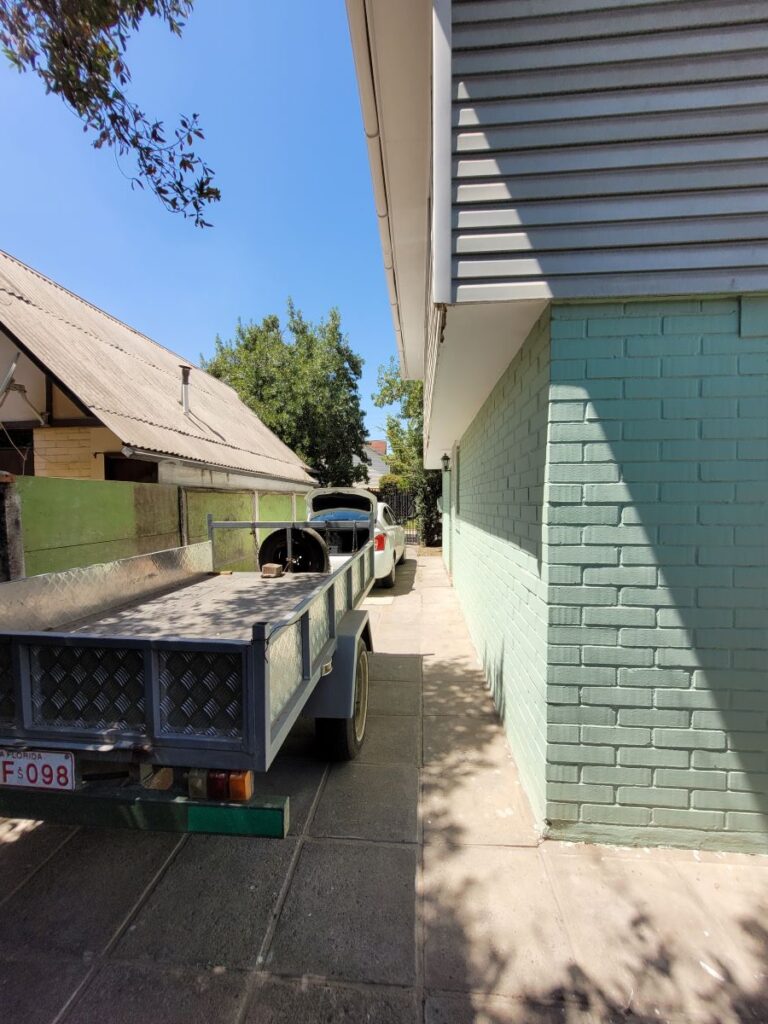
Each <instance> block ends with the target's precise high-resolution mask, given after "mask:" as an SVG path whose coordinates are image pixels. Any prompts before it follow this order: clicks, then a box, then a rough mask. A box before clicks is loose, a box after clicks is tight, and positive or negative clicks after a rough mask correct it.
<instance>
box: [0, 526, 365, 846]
mask: <svg viewBox="0 0 768 1024" xmlns="http://www.w3.org/2000/svg"><path fill="white" fill-rule="evenodd" d="M310 526H311V524H293V523H272V522H270V523H261V522H252V523H238V524H231V523H216V522H214V521H212V520H211V521H209V532H210V537H211V539H210V540H209V541H207V542H204V543H202V544H195V545H190V546H187V547H183V548H175V549H171V550H169V551H165V552H158V553H154V554H152V555H142V556H137V557H136V558H129V559H123V560H120V561H117V562H112V563H107V564H105V565H99V566H90V567H86V568H85V569H76V570H70V571H68V572H63V573H51V574H48V575H45V576H36V577H29V578H26V579H23V580H17V581H13V582H11V583H4V584H0V815H11V816H16V817H39V818H43V819H48V820H53V819H55V820H59V821H62V820H64V821H72V822H78V823H85V824H109V825H116V824H124V825H132V826H134V827H144V828H169V829H173V830H176V829H178V828H187V829H190V830H193V831H217V832H218V831H224V832H237V833H240V834H267V835H284V834H285V832H286V831H287V827H288V815H289V810H288V800H287V798H278V799H277V800H274V799H271V800H267V801H265V800H261V801H260V800H259V798H258V795H257V796H256V797H254V798H252V799H251V800H247V801H244V802H233V801H232V800H230V799H215V800H211V799H210V798H206V797H200V798H198V799H193V798H191V797H190V796H189V795H185V794H184V793H183V792H182V791H181V790H180V789H179V784H180V783H181V782H182V781H183V780H185V779H188V778H190V777H191V775H192V774H194V773H197V774H198V775H204V774H205V773H206V772H207V773H209V775H210V777H211V778H213V777H214V776H216V777H217V778H218V782H219V783H221V777H223V776H226V778H229V779H230V781H231V779H232V778H234V777H235V776H237V775H238V774H239V773H247V772H252V771H253V772H257V773H261V772H265V771H267V770H268V769H269V766H270V765H271V763H272V761H273V760H274V758H275V756H276V754H277V753H278V751H279V750H280V747H281V746H282V743H283V741H284V740H285V738H286V736H287V735H288V732H289V731H290V729H291V727H292V726H293V725H294V723H295V722H296V719H297V718H298V716H299V715H300V714H302V713H303V714H305V715H308V716H309V717H312V718H314V719H315V720H316V725H317V728H318V734H319V736H320V737H321V738H322V739H324V740H325V742H326V743H327V744H328V745H329V747H330V748H331V749H330V753H331V756H336V757H351V756H354V755H355V753H356V752H357V750H358V749H359V747H360V745H361V744H362V742H363V739H364V730H365V718H366V712H367V687H368V673H367V652H368V651H370V650H371V649H372V637H371V632H370V624H369V621H368V614H367V612H366V611H364V610H362V609H360V607H359V606H360V604H361V603H362V601H363V600H364V598H365V597H366V596H367V594H368V592H369V590H370V588H371V586H372V585H373V582H374V572H373V546H372V544H371V543H370V542H367V543H365V545H364V546H363V547H361V548H360V550H358V551H355V552H353V553H351V554H349V555H338V556H332V557H331V558H330V559H328V560H327V563H326V564H328V562H329V563H330V564H329V567H328V569H327V571H323V572H306V573H292V572H287V573H285V574H284V575H283V576H281V577H279V578H275V579H264V578H262V575H261V573H259V572H232V573H229V572H227V573H217V572H215V570H214V569H213V551H214V538H215V531H216V530H217V529H232V528H247V529H250V530H253V531H256V530H259V529H275V528H278V529H284V530H285V532H286V536H287V538H288V546H289V547H290V545H291V538H293V539H294V543H295V538H296V537H301V530H303V529H309V528H310ZM296 531H298V532H296ZM22 627H27V628H22ZM36 754H42V755H45V757H44V758H43V759H42V761H41V760H39V759H38V762H37V764H36V760H35V755H36ZM57 755H60V756H59V758H58V760H57ZM62 758H63V759H64V762H66V763H67V764H70V765H71V772H72V778H71V779H69V777H68V776H67V782H68V785H67V786H66V787H61V789H60V791H55V790H56V786H55V785H54V786H53V787H50V786H47V787H43V786H42V780H41V779H40V772H41V771H42V767H41V766H42V764H45V763H48V761H50V763H51V764H52V765H53V766H54V767H55V766H56V765H57V764H59V765H60V764H62V763H63V762H62ZM9 765H10V767H9ZM160 769H164V770H165V776H166V778H167V777H169V774H170V772H172V774H173V779H174V785H173V787H172V788H171V789H170V790H155V789H152V788H146V787H147V780H149V785H150V787H151V780H152V778H154V777H155V775H154V774H153V773H159V771H160ZM129 770H130V772H131V773H132V778H133V780H134V781H133V783H131V782H130V780H128V779H127V777H126V778H119V779H116V778H114V777H109V778H105V774H106V775H108V776H119V775H120V774H121V771H122V772H123V773H126V772H129ZM25 772H26V773H27V774H26V775H25ZM19 773H20V774H19ZM65 775H67V772H66V771H63V772H62V776H61V777H62V778H64V776H65ZM139 775H143V778H144V785H139V784H138V783H137V781H136V780H137V778H138V777H139ZM49 776H50V771H48V772H47V774H46V778H49ZM9 779H10V783H11V784H9ZM99 779H100V780H101V781H98V780H99ZM20 783H21V784H20ZM70 783H71V785H70ZM225 785H226V779H225ZM72 787H74V788H72Z"/></svg>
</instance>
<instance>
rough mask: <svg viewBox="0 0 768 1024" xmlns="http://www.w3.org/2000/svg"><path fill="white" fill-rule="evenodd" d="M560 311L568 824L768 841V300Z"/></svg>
mask: <svg viewBox="0 0 768 1024" xmlns="http://www.w3.org/2000/svg"><path fill="white" fill-rule="evenodd" d="M551 315H552V323H551V363H552V366H551V376H552V385H551V393H550V397H551V404H550V416H549V418H550V427H549V441H548V449H547V495H546V507H545V511H544V521H545V525H544V538H543V539H544V543H543V560H544V563H545V574H546V577H547V580H548V583H549V590H548V599H549V613H550V621H551V622H552V625H551V626H550V630H549V635H548V644H549V647H548V663H549V664H548V669H547V678H548V684H549V685H548V690H547V698H548V722H549V729H550V731H552V730H555V732H554V735H553V736H551V739H552V740H553V742H550V744H549V746H548V749H547V758H548V762H549V765H548V774H549V778H550V780H551V781H550V782H548V784H547V814H548V817H549V818H550V819H551V822H552V827H551V831H552V834H554V835H557V836H562V837H566V838H574V839H604V840H615V841H619V842H650V843H654V842H658V843H672V844H678V845H694V846H713V847H721V848H724V847H730V848H735V849H745V850H749V849H753V850H754V849H766V848H768V627H767V624H768V600H767V596H768V566H767V565H766V562H767V560H768V525H767V524H768V517H767V516H766V501H768V461H767V459H768V365H767V364H768V359H767V354H768V310H767V309H766V303H765V302H764V301H763V302H760V301H759V300H755V299H750V298H745V299H742V300H741V301H739V300H738V299H734V298H730V299H712V300H701V301H700V300H697V299H692V300H690V301H645V302H632V303H626V304H622V303H614V304H592V305H556V306H554V307H553V309H552V314H551ZM563 729H566V730H568V732H567V733H563V732H562V730H563ZM566 736H567V742H559V740H560V739H561V738H562V739H563V740H565V738H566ZM555 739H557V740H558V742H554V740H555ZM566 770H567V781H565V778H566V776H563V775H562V772H565V771H566ZM560 778H562V779H563V780H564V781H560Z"/></svg>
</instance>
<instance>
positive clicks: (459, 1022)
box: [424, 993, 631, 1024]
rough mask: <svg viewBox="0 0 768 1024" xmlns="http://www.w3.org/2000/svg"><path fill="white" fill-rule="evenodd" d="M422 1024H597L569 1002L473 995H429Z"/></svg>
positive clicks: (584, 1011) (586, 1012)
mask: <svg viewBox="0 0 768 1024" xmlns="http://www.w3.org/2000/svg"><path fill="white" fill-rule="evenodd" d="M424 1024H597V1022H596V1021H595V1020H594V1018H593V1017H592V1016H591V1014H590V1013H589V1011H587V1010H584V1009H583V1008H582V1007H580V1006H577V1005H574V1004H573V1003H535V1002H533V1001H529V1000H527V999H524V1000H514V999H505V998H504V997H503V996H484V995H479V994H477V993H473V994H471V995H470V994H467V995H447V994H441V995H436V996H430V997H429V998H428V999H427V1001H426V1005H425V1012H424ZM606 1024H607V1022H606ZM617 1024H618V1022H617ZM629 1024H631V1022H629Z"/></svg>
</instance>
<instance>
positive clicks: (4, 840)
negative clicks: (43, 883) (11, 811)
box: [0, 818, 72, 902]
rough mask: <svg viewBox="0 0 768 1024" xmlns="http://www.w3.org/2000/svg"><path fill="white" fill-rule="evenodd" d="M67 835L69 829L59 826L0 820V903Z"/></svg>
mask: <svg viewBox="0 0 768 1024" xmlns="http://www.w3.org/2000/svg"><path fill="white" fill-rule="evenodd" d="M69 835H72V829H69V828H64V827H63V826H60V825H46V824H45V823H43V822H39V821H22V820H16V819H11V818H2V819H0V902H2V901H3V899H4V898H5V896H6V894H7V893H9V892H10V891H11V889H15V888H16V886H17V885H19V884H20V883H21V882H23V881H24V879H25V878H26V877H27V875H29V873H30V872H31V871H34V870H35V868H37V867H39V866H40V865H41V864H42V863H43V861H44V860H45V859H46V858H47V857H49V856H50V855H51V853H52V852H53V851H54V850H55V849H56V848H57V847H58V846H60V845H61V843H63V841H64V840H65V839H66V838H67V836H69Z"/></svg>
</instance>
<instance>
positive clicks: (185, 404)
mask: <svg viewBox="0 0 768 1024" xmlns="http://www.w3.org/2000/svg"><path fill="white" fill-rule="evenodd" d="M191 370H192V367H191V366H182V367H181V408H182V409H183V410H184V415H185V416H189V374H190V372H191Z"/></svg>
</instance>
